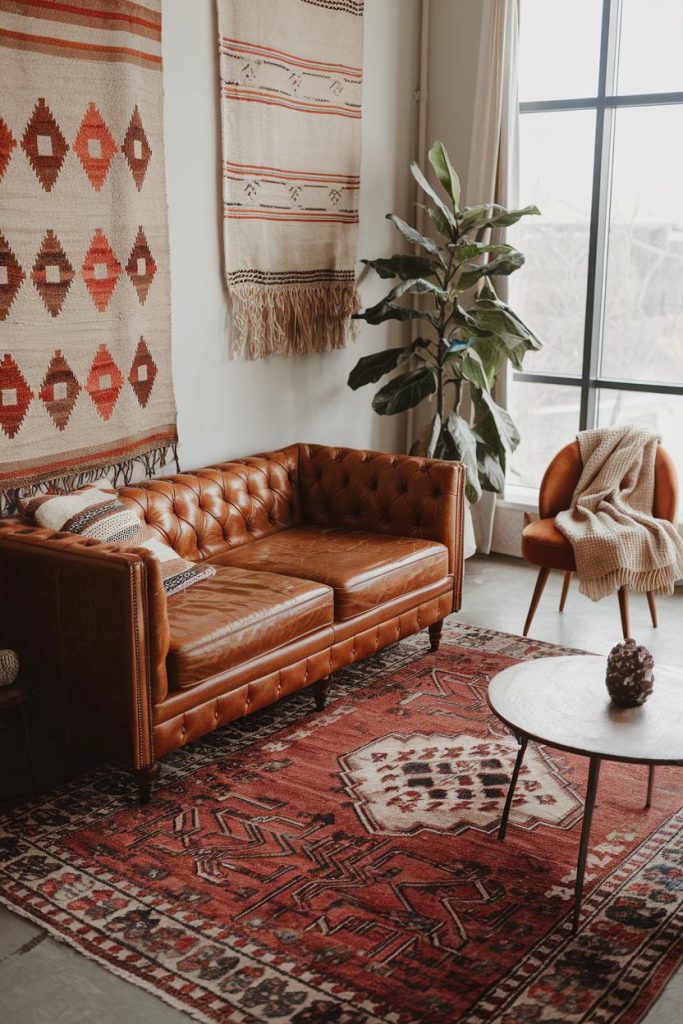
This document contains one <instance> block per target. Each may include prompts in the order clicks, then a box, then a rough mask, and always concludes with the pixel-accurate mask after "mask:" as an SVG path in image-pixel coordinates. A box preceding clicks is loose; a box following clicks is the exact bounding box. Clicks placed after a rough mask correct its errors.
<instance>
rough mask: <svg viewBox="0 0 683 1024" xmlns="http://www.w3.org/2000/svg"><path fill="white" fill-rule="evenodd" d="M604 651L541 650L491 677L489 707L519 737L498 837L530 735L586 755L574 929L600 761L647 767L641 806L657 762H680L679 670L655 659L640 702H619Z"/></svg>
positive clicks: (682, 690) (682, 686)
mask: <svg viewBox="0 0 683 1024" xmlns="http://www.w3.org/2000/svg"><path fill="white" fill-rule="evenodd" d="M606 670H607V659H606V658H600V657H597V656H594V655H569V656H567V657H558V658H539V659H537V660H535V661H523V662H520V663H519V664H518V665H512V666H511V667H510V668H506V669H504V670H503V671H502V672H499V673H498V675H497V676H495V677H494V678H493V679H492V680H491V683H490V685H489V689H488V702H489V706H490V708H491V710H492V711H493V713H494V714H495V715H496V716H497V717H498V718H499V719H500V720H501V722H504V723H505V725H507V726H508V727H509V728H510V729H511V730H512V732H513V733H514V734H515V736H516V737H517V742H518V744H519V752H518V754H517V761H516V763H515V767H514V770H513V773H512V779H511V781H510V788H509V790H508V795H507V800H506V801H505V808H504V810H503V817H502V819H501V823H500V829H499V832H498V838H499V839H504V838H505V832H506V829H507V821H508V815H509V814H510V808H511V807H512V801H513V797H514V795H515V787H516V785H517V779H518V777H519V770H520V768H521V767H522V761H523V759H524V752H525V750H526V747H527V743H528V742H529V740H534V741H535V742H536V743H545V744H547V745H548V746H550V747H556V748H557V749H558V750H566V751H568V752H569V753H570V754H580V755H582V756H583V757H587V758H589V769H588V787H587V791H586V803H585V805H584V811H583V826H582V829H581V841H580V844H579V859H578V865H577V869H576V887H575V890H574V931H576V930H577V928H578V926H579V917H580V914H581V897H582V895H583V878H584V874H585V870H586V859H587V856H588V841H589V839H590V829H591V821H592V818H593V808H594V807H595V795H596V793H597V789H598V778H599V775H600V764H601V762H602V761H623V762H629V763H631V764H642V765H647V766H648V768H649V775H648V786H647V800H646V804H645V806H646V807H649V806H650V802H651V800H652V790H653V786H654V769H655V766H656V765H679V766H683V674H682V673H680V672H679V671H677V670H676V669H673V668H667V667H665V666H661V665H660V666H657V665H655V685H654V691H653V693H652V696H651V697H650V699H649V700H648V701H647V702H646V703H645V704H643V705H642V706H641V707H636V708H618V707H615V705H613V704H612V703H611V702H610V699H609V696H608V694H607V690H606V687H605V673H606Z"/></svg>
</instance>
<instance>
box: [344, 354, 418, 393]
mask: <svg viewBox="0 0 683 1024" xmlns="http://www.w3.org/2000/svg"><path fill="white" fill-rule="evenodd" d="M411 351H412V346H410V345H407V346H404V347H402V348H387V349H385V350H384V351H383V352H374V353H373V354H372V355H371V356H363V358H362V359H359V360H358V362H357V363H356V365H355V366H354V368H353V370H351V373H350V374H349V379H348V385H349V387H350V388H352V390H353V391H357V390H358V388H362V387H363V385H364V384H374V383H375V382H376V381H378V380H379V379H380V377H383V376H384V374H385V373H389V372H390V371H391V370H395V369H396V367H397V366H399V365H400V364H401V363H402V362H404V361H405V360H406V359H409V358H410V354H411Z"/></svg>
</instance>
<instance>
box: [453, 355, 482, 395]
mask: <svg viewBox="0 0 683 1024" xmlns="http://www.w3.org/2000/svg"><path fill="white" fill-rule="evenodd" d="M458 369H459V371H460V373H461V374H462V376H463V377H464V378H465V380H468V381H469V382H470V383H471V384H474V386H475V387H477V388H479V390H480V391H488V390H489V379H488V377H487V375H486V370H485V369H484V364H483V363H482V361H481V356H480V355H479V353H478V352H477V350H476V349H474V348H471V349H470V350H469V352H468V353H467V354H466V355H465V356H463V358H462V360H461V361H460V363H459V365H458Z"/></svg>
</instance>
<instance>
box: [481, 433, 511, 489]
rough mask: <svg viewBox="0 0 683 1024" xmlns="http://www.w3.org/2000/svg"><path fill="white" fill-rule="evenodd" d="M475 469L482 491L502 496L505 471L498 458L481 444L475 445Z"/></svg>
mask: <svg viewBox="0 0 683 1024" xmlns="http://www.w3.org/2000/svg"><path fill="white" fill-rule="evenodd" d="M477 468H478V470H479V482H480V484H481V486H482V490H484V491H493V493H494V494H503V493H504V491H505V470H504V469H503V467H502V466H501V464H500V460H499V459H498V457H497V456H496V455H495V454H494V453H493V452H491V451H489V449H488V448H487V447H486V446H485V445H482V444H477Z"/></svg>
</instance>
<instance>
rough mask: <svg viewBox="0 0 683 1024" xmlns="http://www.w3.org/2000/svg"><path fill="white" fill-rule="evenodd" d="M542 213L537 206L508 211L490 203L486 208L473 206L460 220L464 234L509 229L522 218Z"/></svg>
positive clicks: (464, 212)
mask: <svg viewBox="0 0 683 1024" xmlns="http://www.w3.org/2000/svg"><path fill="white" fill-rule="evenodd" d="M540 213H541V211H540V210H539V209H538V207H537V206H525V207H524V208H523V209H521V210H506V209H505V207H504V206H499V204H498V203H488V204H487V205H485V206H473V207H472V208H471V209H467V210H464V211H463V216H462V218H461V219H460V230H461V232H462V233H463V234H466V233H468V232H475V231H476V232H477V233H479V232H483V231H487V230H488V229H489V228H508V227H511V225H512V224H516V223H517V221H519V220H521V219H522V217H536V216H540Z"/></svg>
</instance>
